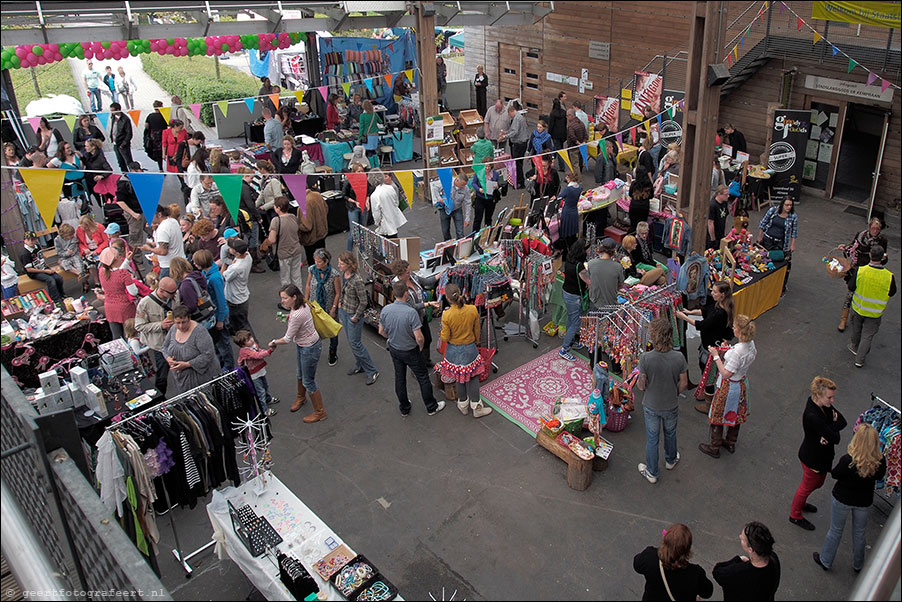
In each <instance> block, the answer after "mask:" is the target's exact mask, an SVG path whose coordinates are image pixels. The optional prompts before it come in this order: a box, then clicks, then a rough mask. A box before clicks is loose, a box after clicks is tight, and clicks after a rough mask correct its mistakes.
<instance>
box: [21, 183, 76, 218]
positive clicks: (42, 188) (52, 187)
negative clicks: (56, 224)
mask: <svg viewBox="0 0 902 602" xmlns="http://www.w3.org/2000/svg"><path fill="white" fill-rule="evenodd" d="M19 174H21V176H22V179H23V180H25V185H26V186H28V191H29V192H30V193H31V198H33V199H34V202H35V205H37V206H38V211H40V212H41V217H42V218H44V224H45V225H46V226H47V227H48V228H52V227H53V218H54V217H55V216H56V206H57V205H59V202H60V192H61V191H62V189H63V178H64V177H65V175H66V172H65V170H62V169H20V170H19Z"/></svg>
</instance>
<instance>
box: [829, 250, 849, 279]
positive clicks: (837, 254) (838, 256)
mask: <svg viewBox="0 0 902 602" xmlns="http://www.w3.org/2000/svg"><path fill="white" fill-rule="evenodd" d="M834 259H835V260H836V261H837V262H839V263H840V264H841V265H842V269H841V270H835V269H833V268H832V267H830V263H831V262H832V261H833V260H834ZM824 266H825V267H826V269H827V275H828V276H830V277H831V278H845V276H846V274H847V273H848V272H849V270H850V269H852V260H851V259H849V258H848V257H846V254H845V251H844V249H843V248H842V247H836V248H835V249H833V250H832V251H830V252H829V253H827V255H826V256H825V257H824Z"/></svg>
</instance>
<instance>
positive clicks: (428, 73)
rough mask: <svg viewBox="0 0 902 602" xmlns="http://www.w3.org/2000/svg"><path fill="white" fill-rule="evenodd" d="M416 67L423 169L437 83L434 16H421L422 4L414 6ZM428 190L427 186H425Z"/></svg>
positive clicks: (436, 100) (436, 107)
mask: <svg viewBox="0 0 902 602" xmlns="http://www.w3.org/2000/svg"><path fill="white" fill-rule="evenodd" d="M414 10H415V17H416V23H417V24H416V34H417V67H419V71H420V85H419V88H418V89H419V92H420V127H421V128H422V129H421V131H420V140H422V141H423V167H429V158H428V153H427V152H426V146H425V141H426V118H427V117H432V116H433V115H438V100H439V98H438V82H437V81H436V78H435V16H429V17H427V16H425V15H423V5H422V3H419V2H418V3H416V4H415V8H414ZM427 190H428V184H427Z"/></svg>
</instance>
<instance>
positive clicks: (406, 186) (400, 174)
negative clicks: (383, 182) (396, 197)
mask: <svg viewBox="0 0 902 602" xmlns="http://www.w3.org/2000/svg"><path fill="white" fill-rule="evenodd" d="M395 177H396V178H398V182H399V183H400V184H401V189H402V190H403V191H404V195H405V196H406V197H407V206H408V207H413V172H412V171H396V172H395Z"/></svg>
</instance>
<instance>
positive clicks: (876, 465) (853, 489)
mask: <svg viewBox="0 0 902 602" xmlns="http://www.w3.org/2000/svg"><path fill="white" fill-rule="evenodd" d="M848 451H849V453H847V454H845V455H843V457H842V458H840V459H839V461H838V462H837V463H836V466H834V467H833V470H832V471H831V474H832V475H833V478H834V479H836V485H834V486H833V502H832V506H831V508H830V530H829V531H828V532H827V538H826V539H825V540H824V545H823V547H821V551H820V553H817V552H815V553H814V562H816V563H817V564H818V566H820V567H821V568H822V569H824V570H825V571H827V570H829V569H830V567H831V566H833V561H834V560H835V559H836V549H837V548H838V547H839V542H840V540H842V532H843V529H844V528H845V526H846V517H847V516H848V515H849V513H850V512H851V513H852V570H853V571H855V572H856V573H859V572H861V569H862V567H863V566H864V551H865V548H867V539H866V534H867V526H868V514H869V513H870V508H871V504H873V503H874V485H875V484H876V482H877V481H879V480H881V479H882V478H883V477H884V475H886V458H884V457H883V452H881V451H880V435H879V434H878V433H877V431H876V430H875V429H874V427H872V426H871V425H869V424H867V423H862V424H860V425H859V426H858V430H856V431H855V435H854V436H853V437H852V442H851V443H849V450H848Z"/></svg>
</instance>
